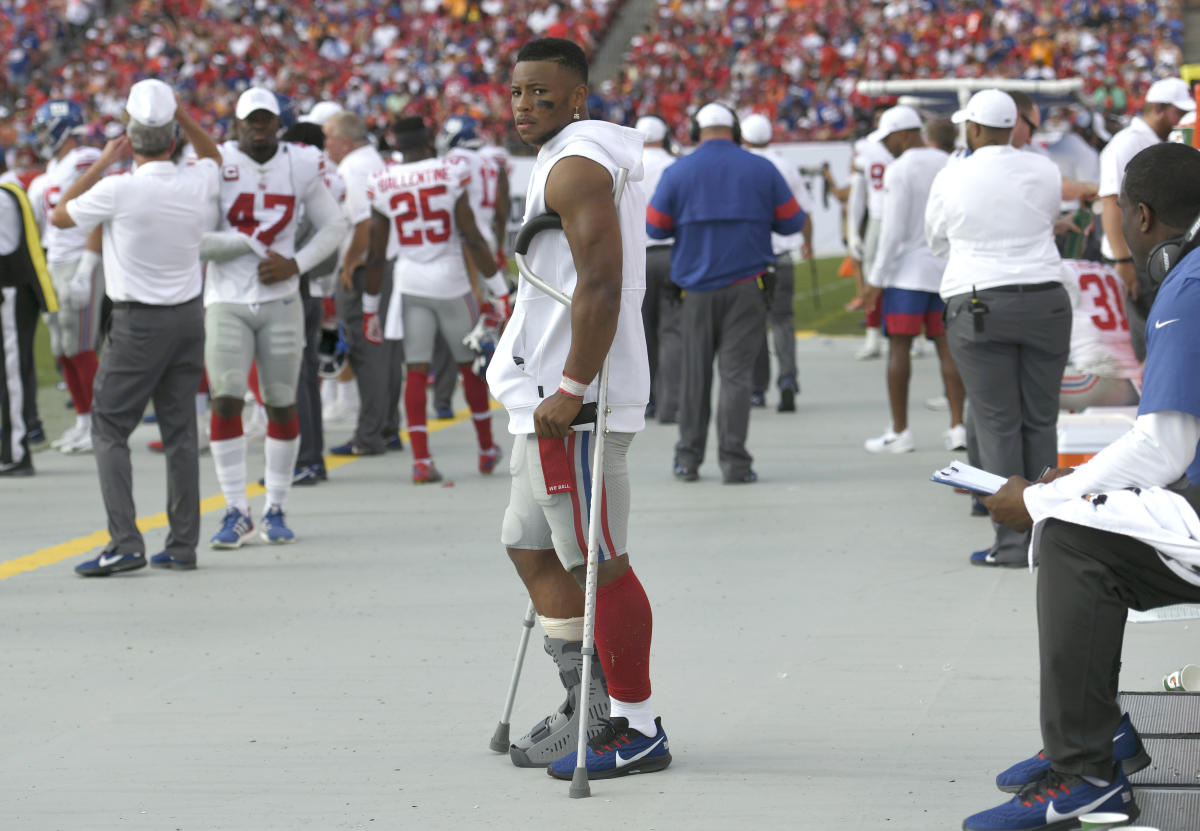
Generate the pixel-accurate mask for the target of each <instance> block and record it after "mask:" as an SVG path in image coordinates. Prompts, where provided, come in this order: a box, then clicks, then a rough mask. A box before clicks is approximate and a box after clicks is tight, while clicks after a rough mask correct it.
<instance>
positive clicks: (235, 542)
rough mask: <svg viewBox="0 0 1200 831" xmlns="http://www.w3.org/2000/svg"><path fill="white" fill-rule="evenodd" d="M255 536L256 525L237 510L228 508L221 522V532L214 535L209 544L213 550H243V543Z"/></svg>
mask: <svg viewBox="0 0 1200 831" xmlns="http://www.w3.org/2000/svg"><path fill="white" fill-rule="evenodd" d="M253 535H254V523H253V522H252V521H251V520H250V517H249V516H248V515H246V514H243V513H242V512H241V511H239V510H238V509H237V508H226V509H225V518H224V519H223V520H221V530H220V531H218V532H217V533H215V534H213V536H212V539H210V540H209V541H208V542H209V544H210V545H212V547H213V548H222V549H233V548H241V547H242V543H244V542H245V541H246V540H248V539H250V537H252V536H253Z"/></svg>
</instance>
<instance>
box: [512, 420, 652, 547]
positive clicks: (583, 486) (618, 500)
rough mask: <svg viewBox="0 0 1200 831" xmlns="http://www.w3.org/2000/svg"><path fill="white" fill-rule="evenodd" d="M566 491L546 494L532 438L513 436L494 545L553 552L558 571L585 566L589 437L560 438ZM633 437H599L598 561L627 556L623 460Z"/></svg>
mask: <svg viewBox="0 0 1200 831" xmlns="http://www.w3.org/2000/svg"><path fill="white" fill-rule="evenodd" d="M547 441H560V442H564V443H565V444H566V446H567V466H568V469H569V471H570V478H571V481H572V485H573V486H572V489H571V491H570V492H569V493H556V494H554V495H549V494H547V493H546V480H545V478H544V475H543V473H542V460H541V455H540V453H539V452H538V437H537V436H534V435H522V436H514V437H513V448H512V456H511V457H510V459H509V462H508V469H509V472H510V473H512V489H511V490H510V492H509V495H508V508H507V509H506V510H505V512H504V525H503V527H502V528H501V531H500V542H501V544H503V545H504V547H505V548H521V549H529V550H534V551H544V550H548V549H551V548H553V549H554V551H555V553H556V554H558V559H559V562H561V563H562V565H563V568H565V569H566V570H567V571H570V570H571V569H574V568H579V567H580V566H584V565H586V564H587V543H588V511H589V509H590V507H591V496H592V457H591V448H592V434H591V432H575V431H572V433H571V435H570V436H569V437H567V438H565V439H547ZM632 443H633V433H609V434H608V435H607V436H605V438H604V492H603V498H602V499H601V502H600V513H601V521H600V538H599V542H600V545H599V559H600V561H601V562H603V561H604V560H608V559H611V558H612V557H619V556H621V555H622V554H627V553H629V546H628V536H629V467H628V464H627V462H626V456H627V455H628V454H629V445H630V444H632Z"/></svg>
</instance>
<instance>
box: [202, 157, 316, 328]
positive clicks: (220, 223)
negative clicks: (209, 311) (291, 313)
mask: <svg viewBox="0 0 1200 831" xmlns="http://www.w3.org/2000/svg"><path fill="white" fill-rule="evenodd" d="M324 172H325V171H324V156H323V155H322V154H321V151H320V150H318V149H317V148H315V147H309V146H307V145H302V144H291V143H288V142H280V144H279V149H278V150H276V151H275V155H274V156H272V157H271V158H270V159H269V160H268V161H267V163H266V164H259V163H258V162H256V161H254V159H252V158H250V157H249V156H247V155H246V154H245V153H243V152H242V151H241V150H239V149H238V146H237V142H233V141H230V142H226V143H225V144H222V145H221V197H220V214H219V219H218V220H217V230H218V231H230V230H233V231H240V232H241V233H243V234H245V235H246V236H248V237H251V238H252V239H253V240H254V247H255V249H256V251H261V252H265V251H267V250H271V251H274V252H275V253H276V254H279V255H280V256H281V257H287V258H291V257H294V256H295V255H296V230H297V228H298V227H299V216H300V213H301V207H302V203H303V202H304V201H306V200H307V199H308V198H309V197H310V194H311V193H312V191H313V190H314V189H317V188H322V189H323V188H325V179H324ZM298 203H300V204H298ZM261 261H262V257H261V256H260V255H259V254H258V253H251V254H244V255H242V256H240V257H237V258H235V259H232V260H226V261H225V262H215V261H214V262H210V263H209V264H208V271H207V274H206V278H205V291H204V302H205V305H208V304H211V303H266V302H268V301H271V300H280V299H283V298H287V297H293V296H294V295H295V294H296V293H297V292H298V291H299V286H300V281H299V278H298V277H295V276H293V277H290V278H288V279H287V280H283V281H281V282H278V283H273V284H271V285H265V284H264V283H262V282H260V281H259V279H258V264H259V263H260V262H261Z"/></svg>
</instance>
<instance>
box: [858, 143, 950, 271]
mask: <svg viewBox="0 0 1200 831" xmlns="http://www.w3.org/2000/svg"><path fill="white" fill-rule="evenodd" d="M949 160H950V156H949V155H947V154H946V153H945V152H943V151H941V150H938V149H936V148H933V147H914V148H913V149H912V150H906V151H905V152H904V153H902V154H901V155H900V157H899V158H898V159H896V160H895V161H894V162H892V163H891V164H890V165H888V168H887V170H886V171H884V174H883V219H882V223H881V225H880V230H879V247H878V248H877V249H876V251H875V260H874V262H873V264H872V266H871V273H870V274H868V275H867V282H868V283H870V284H871V285H873V286H879V287H880V288H893V289H910V290H913V291H928V292H936V291H937V290H938V289H939V288H940V287H941V284H942V272H943V271H945V269H946V261H945V260H944V259H942V258H941V257H935V256H934V254H933V252H932V251H930V250H929V244H928V243H927V242H926V240H925V203H926V202H928V201H929V191H930V188H932V187H933V180H934V178H935V177H936V176H937V175H938V173H939V172H940V171H941V169H942V168H943V167H945V166H946V162H948V161H949Z"/></svg>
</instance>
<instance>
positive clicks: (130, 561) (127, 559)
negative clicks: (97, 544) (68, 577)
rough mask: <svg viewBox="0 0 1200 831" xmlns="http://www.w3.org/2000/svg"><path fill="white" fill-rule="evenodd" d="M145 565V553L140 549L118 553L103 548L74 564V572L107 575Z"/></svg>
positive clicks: (87, 574) (94, 575)
mask: <svg viewBox="0 0 1200 831" xmlns="http://www.w3.org/2000/svg"><path fill="white" fill-rule="evenodd" d="M145 565H146V555H145V554H143V553H142V552H140V551H134V552H133V553H131V554H118V553H117V552H115V551H112V550H109V549H105V550H104V551H101V552H100V553H99V554H98V555H96V556H95V557H94V558H92V559H91V560H87V561H86V562H82V563H80V564H79V565H77V566H75V573H76V574H78V575H79V576H80V577H107V576H108V575H110V574H116V573H117V572H120V571H133V570H134V569H139V568H143V567H144V566H145Z"/></svg>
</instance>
